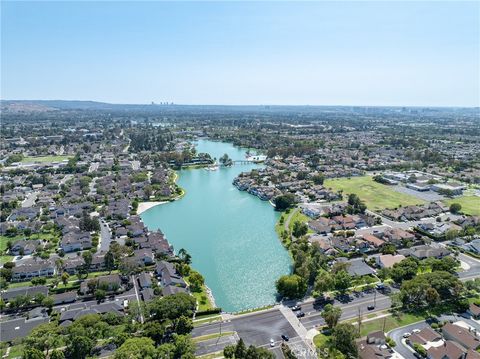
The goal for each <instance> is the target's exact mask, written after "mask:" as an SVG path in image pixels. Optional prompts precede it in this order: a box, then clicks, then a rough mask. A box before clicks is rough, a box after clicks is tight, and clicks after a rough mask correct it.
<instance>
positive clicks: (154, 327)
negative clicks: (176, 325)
mask: <svg viewBox="0 0 480 359" xmlns="http://www.w3.org/2000/svg"><path fill="white" fill-rule="evenodd" d="M167 324H168V325H169V324H170V322H168V323H166V324H163V323H160V322H158V321H156V320H153V321H150V322H147V323H145V325H144V327H143V335H144V336H147V337H149V338H151V339H152V340H153V341H154V342H155V343H157V344H160V343H161V342H162V340H163V337H164V335H165V333H166V326H167Z"/></svg>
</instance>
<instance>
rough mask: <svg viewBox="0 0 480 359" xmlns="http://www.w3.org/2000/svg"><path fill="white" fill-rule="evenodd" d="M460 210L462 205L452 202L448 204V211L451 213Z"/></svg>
mask: <svg viewBox="0 0 480 359" xmlns="http://www.w3.org/2000/svg"><path fill="white" fill-rule="evenodd" d="M461 210H462V205H461V204H460V203H452V204H451V205H450V212H451V213H453V214H457V213H459V212H460V211H461Z"/></svg>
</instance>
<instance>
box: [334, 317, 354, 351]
mask: <svg viewBox="0 0 480 359" xmlns="http://www.w3.org/2000/svg"><path fill="white" fill-rule="evenodd" d="M356 337H357V329H356V328H355V327H354V326H353V325H352V324H350V323H340V324H338V325H337V326H336V327H335V328H334V329H333V333H332V346H333V347H334V348H335V349H337V350H339V351H340V352H341V353H343V354H344V355H345V356H347V357H352V358H357V357H358V353H357V346H356V344H355V338H356Z"/></svg>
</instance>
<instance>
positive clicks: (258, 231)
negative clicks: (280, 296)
mask: <svg viewBox="0 0 480 359" xmlns="http://www.w3.org/2000/svg"><path fill="white" fill-rule="evenodd" d="M196 147H197V152H207V153H209V154H210V155H211V156H212V157H216V158H219V157H221V156H222V155H223V154H224V153H227V154H228V155H229V156H230V158H232V159H234V160H243V159H245V153H246V150H244V149H241V148H237V147H234V146H233V145H231V144H229V143H223V142H213V141H207V140H199V141H198V142H197V143H196ZM256 167H259V166H258V165H255V164H249V165H236V166H232V167H230V168H220V169H219V170H217V171H207V170H205V169H189V170H181V171H179V172H178V174H179V179H178V184H179V185H180V186H181V187H182V188H184V189H185V191H186V195H185V196H184V197H183V198H182V199H180V200H178V201H174V202H170V203H167V204H162V205H158V206H156V207H153V208H151V209H149V210H147V211H145V212H144V213H142V215H141V217H142V219H143V221H144V223H145V225H146V226H147V227H148V228H149V229H150V230H155V229H161V230H162V231H163V232H164V233H165V235H166V237H167V239H168V241H169V242H170V243H171V244H172V245H173V246H174V248H175V252H178V250H179V249H180V248H185V249H186V250H187V251H188V253H190V254H191V255H192V267H193V268H194V269H196V270H198V271H199V272H200V273H202V274H203V276H204V277H205V280H206V284H207V285H208V287H209V288H210V289H211V290H212V292H213V295H214V297H215V302H216V305H217V306H219V307H221V308H222V309H223V310H224V311H227V312H234V311H239V310H244V309H248V308H256V307H260V306H264V305H268V304H272V303H274V302H275V292H276V291H275V281H276V280H277V278H278V277H279V276H281V275H283V274H288V273H289V272H290V267H291V260H290V256H289V255H288V252H287V251H286V249H285V248H284V247H283V246H282V245H281V243H280V240H279V239H278V237H277V235H276V233H275V230H274V226H275V223H276V221H277V220H278V217H279V214H278V213H277V212H275V211H274V210H273V207H272V206H271V205H270V204H269V203H268V202H266V201H261V200H260V199H258V198H257V197H255V196H252V195H250V194H248V193H246V192H241V191H239V190H237V189H236V188H235V187H234V186H233V185H232V181H233V179H234V178H235V177H236V176H237V175H238V174H239V173H240V172H244V171H249V170H251V169H253V168H256Z"/></svg>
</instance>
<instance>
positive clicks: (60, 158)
mask: <svg viewBox="0 0 480 359" xmlns="http://www.w3.org/2000/svg"><path fill="white" fill-rule="evenodd" d="M72 157H73V156H40V157H34V156H27V157H25V158H24V159H23V160H22V163H32V162H36V163H48V162H61V161H64V160H68V159H70V158H72Z"/></svg>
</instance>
